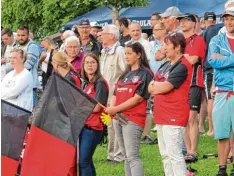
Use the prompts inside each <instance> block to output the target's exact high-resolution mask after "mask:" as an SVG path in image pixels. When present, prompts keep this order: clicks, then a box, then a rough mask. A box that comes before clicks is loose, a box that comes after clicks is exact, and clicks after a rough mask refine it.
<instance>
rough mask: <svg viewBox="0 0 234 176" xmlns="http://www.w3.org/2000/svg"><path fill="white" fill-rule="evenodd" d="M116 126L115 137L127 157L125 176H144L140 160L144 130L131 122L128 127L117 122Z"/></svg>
mask: <svg viewBox="0 0 234 176" xmlns="http://www.w3.org/2000/svg"><path fill="white" fill-rule="evenodd" d="M114 125H115V129H116V131H115V137H116V138H117V140H118V141H119V146H120V148H121V150H122V151H123V152H124V155H125V164H124V166H125V175H126V176H143V175H144V174H143V165H142V162H141V159H140V140H141V135H142V132H143V128H142V127H140V126H139V125H137V124H135V123H133V122H131V121H128V124H126V125H124V124H123V125H122V124H120V123H119V122H118V121H116V123H114Z"/></svg>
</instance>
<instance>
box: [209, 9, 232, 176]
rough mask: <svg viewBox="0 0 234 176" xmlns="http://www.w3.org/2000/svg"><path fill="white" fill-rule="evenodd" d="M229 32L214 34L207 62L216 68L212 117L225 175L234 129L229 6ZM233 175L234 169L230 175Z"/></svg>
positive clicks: (226, 22)
mask: <svg viewBox="0 0 234 176" xmlns="http://www.w3.org/2000/svg"><path fill="white" fill-rule="evenodd" d="M222 17H223V19H224V25H225V27H226V30H227V32H226V33H220V34H218V35H216V36H214V37H213V38H212V39H211V41H210V44H209V50H208V57H207V58H208V62H209V64H210V65H211V67H213V69H214V84H215V88H216V95H215V100H214V104H213V111H212V118H213V124H214V137H215V139H217V140H218V156H219V171H218V174H217V175H218V176H226V175H227V172H226V168H227V166H226V163H227V158H228V153H229V150H230V140H229V138H230V136H231V134H232V132H233V131H234V110H233V109H234V108H233V107H234V79H233V78H234V39H233V38H234V9H233V7H231V8H227V9H226V10H225V13H224V15H223V16H222ZM233 175H234V170H232V173H231V176H233Z"/></svg>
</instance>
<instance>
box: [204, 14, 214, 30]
mask: <svg viewBox="0 0 234 176" xmlns="http://www.w3.org/2000/svg"><path fill="white" fill-rule="evenodd" d="M204 22H205V26H206V28H208V27H210V26H212V25H215V24H216V15H215V13H214V12H206V13H205V14H204Z"/></svg>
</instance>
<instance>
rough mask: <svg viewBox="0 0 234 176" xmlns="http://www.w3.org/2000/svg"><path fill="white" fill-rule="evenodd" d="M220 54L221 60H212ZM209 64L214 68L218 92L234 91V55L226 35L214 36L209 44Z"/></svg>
mask: <svg viewBox="0 0 234 176" xmlns="http://www.w3.org/2000/svg"><path fill="white" fill-rule="evenodd" d="M214 53H218V54H221V55H223V56H224V57H221V58H214V59H212V58H211V55H212V54H214ZM207 59H208V62H209V64H210V65H211V66H212V67H213V68H214V83H215V87H216V89H218V90H223V91H234V53H232V50H231V48H230V45H229V42H228V39H227V37H226V34H223V33H220V34H218V35H216V36H214V37H213V38H212V39H211V41H210V44H209V50H208V57H207Z"/></svg>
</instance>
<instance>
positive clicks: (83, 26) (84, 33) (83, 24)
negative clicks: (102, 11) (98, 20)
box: [77, 19, 100, 56]
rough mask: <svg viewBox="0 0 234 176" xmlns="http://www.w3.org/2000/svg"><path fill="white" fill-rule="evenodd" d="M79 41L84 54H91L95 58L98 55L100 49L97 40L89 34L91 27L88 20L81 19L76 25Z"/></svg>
mask: <svg viewBox="0 0 234 176" xmlns="http://www.w3.org/2000/svg"><path fill="white" fill-rule="evenodd" d="M77 27H78V32H79V34H80V36H79V39H80V43H81V50H82V51H83V52H84V54H86V53H88V52H93V53H94V54H96V55H97V56H99V54H100V47H99V45H98V43H97V40H96V39H95V38H94V37H93V36H92V35H91V34H90V30H91V26H90V22H89V20H88V19H82V20H81V21H80V22H79V24H78V26H77Z"/></svg>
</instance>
